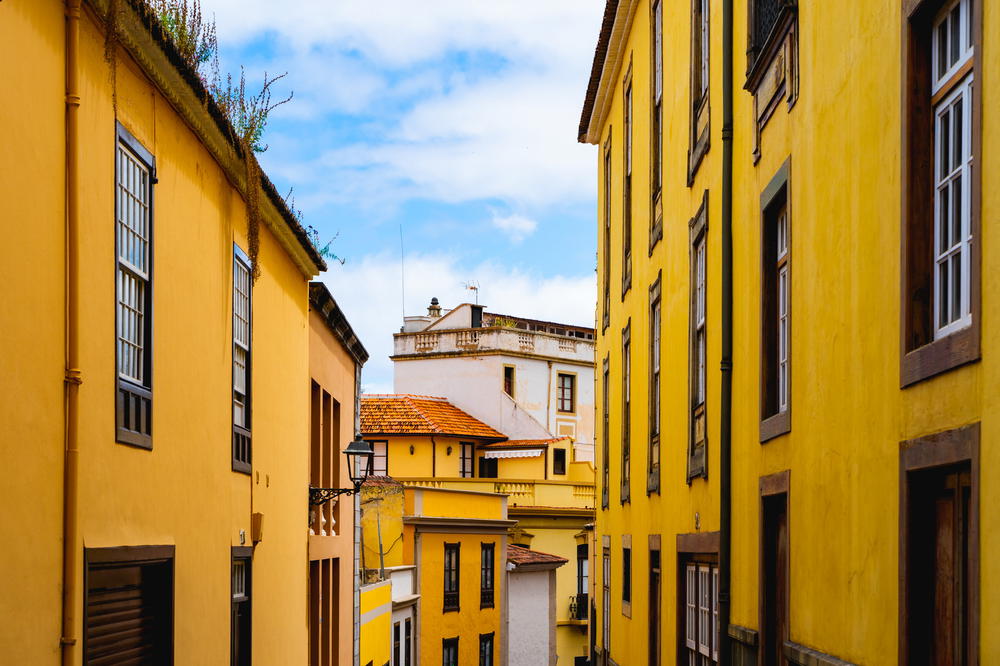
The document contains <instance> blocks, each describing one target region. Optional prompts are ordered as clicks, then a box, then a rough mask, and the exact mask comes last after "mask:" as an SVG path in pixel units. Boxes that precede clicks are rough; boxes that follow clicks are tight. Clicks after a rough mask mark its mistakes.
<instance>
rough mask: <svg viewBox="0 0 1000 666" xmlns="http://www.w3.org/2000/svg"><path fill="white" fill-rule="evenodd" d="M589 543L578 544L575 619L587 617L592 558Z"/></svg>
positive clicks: (573, 614) (571, 614)
mask: <svg viewBox="0 0 1000 666" xmlns="http://www.w3.org/2000/svg"><path fill="white" fill-rule="evenodd" d="M588 557H589V552H588V548H587V544H585V543H580V544H577V546H576V598H575V599H574V600H573V601H574V604H573V612H572V613H570V616H571V619H573V620H586V619H587V599H588V596H589V594H590V560H589V559H588Z"/></svg>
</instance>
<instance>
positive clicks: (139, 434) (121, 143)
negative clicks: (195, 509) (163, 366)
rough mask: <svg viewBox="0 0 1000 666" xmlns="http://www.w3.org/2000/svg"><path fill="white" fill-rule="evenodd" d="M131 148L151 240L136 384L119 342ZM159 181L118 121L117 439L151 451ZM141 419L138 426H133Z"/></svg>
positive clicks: (150, 160)
mask: <svg viewBox="0 0 1000 666" xmlns="http://www.w3.org/2000/svg"><path fill="white" fill-rule="evenodd" d="M122 149H124V150H126V151H128V152H129V153H130V154H131V156H132V158H134V159H135V160H136V161H137V162H139V163H140V164H141V165H142V166H143V167H145V169H146V170H147V172H148V174H149V183H148V189H149V191H148V192H147V197H148V200H149V205H148V206H147V209H148V211H149V239H148V250H147V252H148V255H149V256H148V259H147V261H148V267H147V270H146V277H145V279H144V280H143V278H142V277H141V276H136V277H137V279H139V280H143V281H144V285H145V293H144V301H143V306H144V307H143V313H142V316H143V322H142V336H143V346H142V349H143V361H142V366H143V368H142V370H143V381H142V383H141V384H140V383H137V382H135V381H134V380H132V379H125V378H123V377H122V376H121V371H120V370H121V365H122V357H121V351H120V345H119V340H118V337H119V330H120V328H121V325H122V324H121V297H122V294H121V278H120V273H121V272H122V271H123V270H124V271H127V272H129V273H131V274H133V275H136V274H135V272H134V271H132V270H131V269H130V268H128V267H126V266H125V265H124V264H123V263H122V261H121V260H120V256H121V248H120V243H119V240H120V238H119V236H120V234H119V233H118V227H119V224H120V223H119V216H120V214H121V207H120V199H121V197H120V196H119V193H118V187H119V183H120V182H121V178H122V173H121V169H120V160H119V155H118V152H119V150H122ZM156 183H157V177H156V158H155V157H154V156H153V154H152V153H151V152H150V151H149V150H147V149H146V147H145V146H143V145H142V143H140V142H139V140H138V139H136V138H135V136H133V135H132V133H131V132H129V131H128V130H127V129H125V126H124V125H122V124H121V123H119V122H116V123H115V183H114V189H115V209H114V238H115V241H114V247H115V260H114V261H115V335H114V344H115V351H114V354H115V441H116V442H118V443H119V444H126V445H128V446H134V447H136V448H140V449H147V450H152V448H153V305H154V298H153V278H154V268H155V260H154V259H155V247H156V245H155V236H154V233H155V228H156V227H155V217H156V215H155V210H156V209H155V199H154V193H155V190H156V188H155V187H154V185H156ZM137 421H138V424H137V425H138V427H139V429H136V428H134V427H133V425H135V424H136V422H137Z"/></svg>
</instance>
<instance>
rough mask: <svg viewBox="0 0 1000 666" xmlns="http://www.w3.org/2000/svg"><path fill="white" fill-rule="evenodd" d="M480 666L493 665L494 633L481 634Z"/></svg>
mask: <svg viewBox="0 0 1000 666" xmlns="http://www.w3.org/2000/svg"><path fill="white" fill-rule="evenodd" d="M479 666H493V634H492V633H489V634H480V635H479Z"/></svg>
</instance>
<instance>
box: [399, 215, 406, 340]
mask: <svg viewBox="0 0 1000 666" xmlns="http://www.w3.org/2000/svg"><path fill="white" fill-rule="evenodd" d="M403 257H404V254H403V225H402V224H400V225H399V307H400V310H401V311H402V312H403V321H404V322H405V321H406V273H405V272H404V270H405V266H406V264H405V263H404V261H403Z"/></svg>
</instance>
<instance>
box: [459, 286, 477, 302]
mask: <svg viewBox="0 0 1000 666" xmlns="http://www.w3.org/2000/svg"><path fill="white" fill-rule="evenodd" d="M462 285H463V286H464V287H465V288H466V289H468V290H469V291H474V292H476V305H479V280H469V281H468V282H463V283H462Z"/></svg>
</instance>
